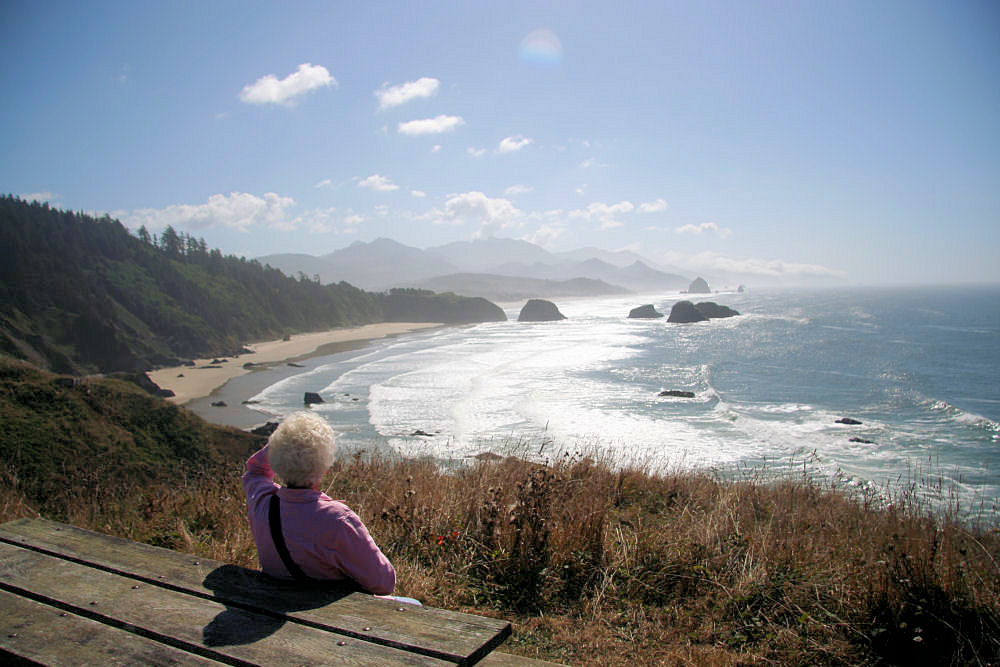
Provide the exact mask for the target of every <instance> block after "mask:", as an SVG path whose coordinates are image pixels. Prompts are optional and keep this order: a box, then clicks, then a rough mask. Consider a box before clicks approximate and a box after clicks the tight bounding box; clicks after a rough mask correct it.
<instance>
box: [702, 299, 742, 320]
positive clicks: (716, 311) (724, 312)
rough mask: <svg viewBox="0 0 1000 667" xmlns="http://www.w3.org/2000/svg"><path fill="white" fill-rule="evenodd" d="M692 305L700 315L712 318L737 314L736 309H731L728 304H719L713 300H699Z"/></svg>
mask: <svg viewBox="0 0 1000 667" xmlns="http://www.w3.org/2000/svg"><path fill="white" fill-rule="evenodd" d="M694 307H695V308H697V309H698V312H700V313H701V314H702V315H704V316H705V317H707V318H709V319H712V320H714V319H716V318H718V317H735V316H736V315H739V312H738V311H735V310H733V309H732V308H730V307H729V306H720V305H719V304H717V303H715V302H714V301H701V302H700V303H696V304H695V306H694Z"/></svg>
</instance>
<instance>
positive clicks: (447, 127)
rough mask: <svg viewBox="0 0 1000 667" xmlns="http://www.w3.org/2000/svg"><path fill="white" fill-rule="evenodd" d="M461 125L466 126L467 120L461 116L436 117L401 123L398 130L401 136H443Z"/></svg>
mask: <svg viewBox="0 0 1000 667" xmlns="http://www.w3.org/2000/svg"><path fill="white" fill-rule="evenodd" d="M459 125H465V120H463V119H462V117H461V116H445V115H444V114H441V115H440V116H435V117H434V118H424V119H423V120H411V121H407V122H405V123H400V124H399V125H397V126H396V129H397V130H398V131H399V133H400V134H409V135H420V134H441V133H442V132H451V131H452V130H454V129H455V128H456V127H458V126H459Z"/></svg>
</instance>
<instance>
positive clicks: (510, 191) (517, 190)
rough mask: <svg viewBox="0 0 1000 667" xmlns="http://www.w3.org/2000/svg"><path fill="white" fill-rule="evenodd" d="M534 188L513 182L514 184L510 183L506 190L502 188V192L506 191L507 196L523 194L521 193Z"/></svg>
mask: <svg viewBox="0 0 1000 667" xmlns="http://www.w3.org/2000/svg"><path fill="white" fill-rule="evenodd" d="M534 189H535V188H533V187H531V186H530V185H522V184H520V183H515V184H514V185H512V186H510V187H509V188H507V189H506V190H504V192H505V193H506V194H507V195H508V196H512V195H523V194H525V193H526V192H531V191H533V190H534Z"/></svg>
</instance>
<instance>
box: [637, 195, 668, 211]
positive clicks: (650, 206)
mask: <svg viewBox="0 0 1000 667" xmlns="http://www.w3.org/2000/svg"><path fill="white" fill-rule="evenodd" d="M639 210H640V211H641V212H642V213H660V212H661V211H666V210H667V200H666V199H663V198H662V197H661V198H659V199H657V200H655V201H648V202H644V203H642V204H639Z"/></svg>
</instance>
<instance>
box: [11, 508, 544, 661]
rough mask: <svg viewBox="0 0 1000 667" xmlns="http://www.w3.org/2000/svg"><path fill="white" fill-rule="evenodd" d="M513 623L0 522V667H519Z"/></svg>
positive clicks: (53, 528) (97, 537)
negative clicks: (5, 665)
mask: <svg viewBox="0 0 1000 667" xmlns="http://www.w3.org/2000/svg"><path fill="white" fill-rule="evenodd" d="M510 632H511V627H510V623H508V622H507V621H504V620H501V619H494V618H487V617H483V616H477V615H474V614H464V613H459V612H454V611H447V610H443V609H434V608H431V607H418V606H415V605H408V604H403V603H400V602H396V601H392V600H385V599H380V598H376V597H374V596H372V595H369V594H367V593H362V592H357V591H348V590H344V589H328V588H325V587H321V586H311V587H310V586H302V585H296V584H285V583H283V582H277V581H275V580H273V579H270V578H269V577H267V576H265V575H263V574H261V573H260V572H257V571H254V570H248V569H246V568H242V567H237V566H235V565H229V564H226V563H221V562H218V561H213V560H209V559H206V558H200V557H198V556H192V555H190V554H183V553H179V552H176V551H171V550H169V549H162V548H159V547H154V546H151V545H148V544H141V543H139V542H132V541H130V540H125V539H121V538H118V537H112V536H109V535H103V534H101V533H95V532H93V531H89V530H84V529H82V528H76V527H74V526H69V525H66V524H62V523H57V522H54V521H48V520H45V519H17V520H14V521H10V522H8V523H5V524H2V525H0V661H2V660H3V658H5V657H6V658H8V659H13V660H14V661H19V662H22V663H25V664H46V665H71V664H72V665H78V664H152V665H168V664H170V665H172V664H198V665H202V664H218V663H223V664H229V665H265V664H266V665H283V664H300V665H319V664H338V665H373V664H377V665H446V664H459V665H471V664H482V665H494V666H495V667H500V666H502V665H518V664H532V663H533V664H546V663H543V662H541V661H533V660H531V659H527V658H521V657H518V656H512V655H507V654H503V653H498V652H495V651H494V649H495V648H496V647H497V646H499V645H500V644H501V643H502V642H503V641H504V640H505V639H506V638H507V637H508V636H510Z"/></svg>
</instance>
